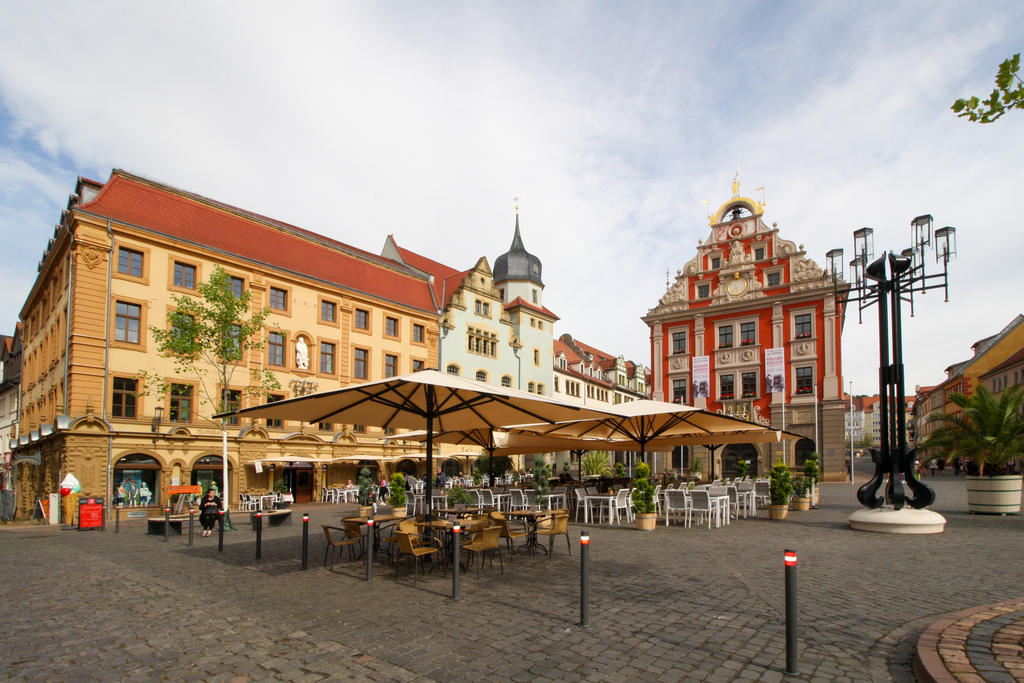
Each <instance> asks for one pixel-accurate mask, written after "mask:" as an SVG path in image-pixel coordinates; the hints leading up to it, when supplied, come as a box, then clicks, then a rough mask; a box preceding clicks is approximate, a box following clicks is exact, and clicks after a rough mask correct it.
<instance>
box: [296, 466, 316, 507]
mask: <svg viewBox="0 0 1024 683" xmlns="http://www.w3.org/2000/svg"><path fill="white" fill-rule="evenodd" d="M294 472H295V489H294V490H295V502H296V503H308V502H310V501H312V500H313V470H294Z"/></svg>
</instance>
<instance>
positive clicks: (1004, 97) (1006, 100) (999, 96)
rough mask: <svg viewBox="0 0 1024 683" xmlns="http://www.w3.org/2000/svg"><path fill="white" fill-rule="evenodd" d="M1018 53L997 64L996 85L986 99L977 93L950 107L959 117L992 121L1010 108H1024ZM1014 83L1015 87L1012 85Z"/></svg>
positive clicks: (980, 121) (975, 120)
mask: <svg viewBox="0 0 1024 683" xmlns="http://www.w3.org/2000/svg"><path fill="white" fill-rule="evenodd" d="M1019 74H1020V53H1019V52H1018V53H1017V54H1015V55H1014V56H1012V57H1010V58H1009V59H1007V60H1006V61H1004V62H1003V63H1002V64H1000V65H999V70H998V71H997V72H996V87H995V88H994V89H993V90H992V93H991V94H990V95H989V96H988V99H985V100H982V99H979V98H978V96H977V95H975V96H973V97H968V98H961V99H959V100H957V101H956V102H954V103H953V105H952V106H951V107H950V109H952V110H953V111H954V112H956V115H957V116H959V117H960V118H966V119H968V120H970V121H974V122H976V123H992V122H993V121H995V120H996V119H998V118H1000V117H1001V116H1002V115H1003V114H1005V113H1006V112H1007V111H1009V110H1011V109H1024V81H1022V80H1021V78H1020V75H1019ZM1015 84H1016V86H1017V87H1016V88H1013V87H1012V86H1013V85H1015Z"/></svg>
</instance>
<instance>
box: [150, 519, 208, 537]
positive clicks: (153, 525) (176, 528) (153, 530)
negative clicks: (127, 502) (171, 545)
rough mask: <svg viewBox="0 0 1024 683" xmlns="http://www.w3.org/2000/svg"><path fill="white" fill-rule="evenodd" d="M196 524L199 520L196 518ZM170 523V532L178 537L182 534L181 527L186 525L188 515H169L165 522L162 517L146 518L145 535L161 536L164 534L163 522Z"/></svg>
mask: <svg viewBox="0 0 1024 683" xmlns="http://www.w3.org/2000/svg"><path fill="white" fill-rule="evenodd" d="M195 519H196V524H198V523H199V518H198V516H196V518H195ZM165 521H168V522H170V526H171V528H170V530H169V531H173V532H174V533H176V534H178V535H179V536H180V535H181V534H182V529H183V525H185V524H188V515H171V516H170V518H169V519H167V520H165V519H164V518H163V517H147V518H146V533H147V534H150V535H159V536H162V535H163V533H164V522H165Z"/></svg>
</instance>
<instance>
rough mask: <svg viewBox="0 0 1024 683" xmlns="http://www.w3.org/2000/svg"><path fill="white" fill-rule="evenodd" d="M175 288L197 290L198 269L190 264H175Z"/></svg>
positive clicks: (176, 262)
mask: <svg viewBox="0 0 1024 683" xmlns="http://www.w3.org/2000/svg"><path fill="white" fill-rule="evenodd" d="M174 286H175V287H181V288H182V289H195V288H196V267H195V266H193V265H192V264H190V263H180V262H178V261H175V262H174Z"/></svg>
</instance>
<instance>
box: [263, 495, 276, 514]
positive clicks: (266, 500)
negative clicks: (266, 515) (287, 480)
mask: <svg viewBox="0 0 1024 683" xmlns="http://www.w3.org/2000/svg"><path fill="white" fill-rule="evenodd" d="M276 502H277V494H276V493H265V494H263V495H262V496H260V499H259V506H260V510H264V509H270V508H272V507H274V503H276Z"/></svg>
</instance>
